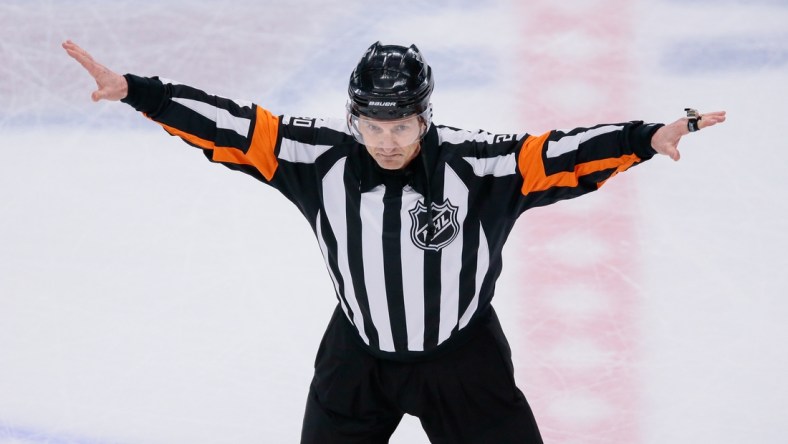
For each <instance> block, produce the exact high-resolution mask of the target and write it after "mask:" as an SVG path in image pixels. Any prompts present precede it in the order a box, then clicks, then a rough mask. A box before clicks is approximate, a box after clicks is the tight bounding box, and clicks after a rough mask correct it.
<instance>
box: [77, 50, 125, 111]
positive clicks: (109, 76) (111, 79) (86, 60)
mask: <svg viewBox="0 0 788 444" xmlns="http://www.w3.org/2000/svg"><path fill="white" fill-rule="evenodd" d="M63 49H65V50H66V52H67V53H68V55H70V56H71V57H72V58H73V59H74V60H76V61H77V62H79V64H80V65H82V67H84V68H85V69H86V70H87V71H88V74H90V75H91V76H92V77H93V79H94V80H95V81H96V85H97V86H98V89H97V90H95V91H93V93H92V94H91V95H90V98H91V99H93V101H94V102H98V101H99V100H102V99H103V100H121V99H123V98H125V97H126V96H127V95H128V93H129V84H128V82H126V78H125V77H123V76H122V75H120V74H118V73H116V72H114V71H112V70H111V69H109V68H107V67H106V66H104V65H102V64H101V63H99V62H97V61H95V60H93V57H91V55H90V54H88V52H87V51H85V50H84V49H82V48H80V47H79V46H78V45H77V44H76V43H74V42H72V41H71V40H66V41H65V42H63Z"/></svg>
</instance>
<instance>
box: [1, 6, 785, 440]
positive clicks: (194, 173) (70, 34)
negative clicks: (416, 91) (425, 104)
mask: <svg viewBox="0 0 788 444" xmlns="http://www.w3.org/2000/svg"><path fill="white" fill-rule="evenodd" d="M786 23H788V1H785V0H779V1H778V0H774V1H765V0H764V1H734V0H718V1H705V0H695V1H692V2H679V1H669V0H662V1H651V2H646V1H635V2H631V1H623V0H620V1H605V0H585V1H576V2H559V3H556V2H551V1H529V2H516V1H503V0H501V1H495V0H487V1H485V0H478V1H455V2H449V1H441V0H433V1H430V2H420V1H417V2H407V3H406V2H402V3H398V2H383V1H377V0H375V1H363V2H362V1H346V2H341V1H317V0H308V1H299V2H265V1H264V2H252V1H240V2H239V1H235V2H221V1H213V2H208V1H194V2H186V1H165V2H153V1H134V2H131V1H125V0H124V1H115V2H104V1H97V0H91V1H89V0H64V1H59V2H54V1H16V0H2V1H0V37H1V38H0V60H2V63H0V105H1V106H0V132H2V135H1V137H0V153H2V162H0V444H11V443H13V444H44V443H51V444H109V443H119V444H143V443H145V444H172V443H194V444H198V443H199V444H202V443H233V444H236V443H237V444H245V443H293V442H297V441H298V436H299V433H300V425H301V419H302V414H303V405H304V401H305V396H306V393H307V388H308V384H309V381H310V378H311V371H312V362H313V359H314V355H315V352H316V349H317V345H318V342H319V340H320V337H321V335H322V332H323V330H324V328H325V325H326V324H327V322H328V318H329V316H330V313H331V311H332V308H333V306H334V304H335V297H334V295H333V288H332V285H331V283H330V281H329V279H328V276H327V273H326V270H325V266H324V265H323V263H322V260H321V259H322V258H321V255H320V253H319V250H318V248H317V244H316V242H315V240H314V237H313V234H312V232H311V230H310V229H309V225H308V224H307V223H306V221H304V220H303V219H302V217H301V215H300V213H298V211H297V210H296V208H295V207H294V206H292V205H291V204H290V203H289V202H287V201H286V200H285V199H284V198H282V197H281V196H279V195H278V194H277V193H276V192H275V191H274V190H272V189H270V188H268V187H266V186H265V185H262V184H261V183H259V182H256V181H255V180H253V179H252V178H250V177H247V176H244V175H242V174H239V173H235V172H232V171H230V170H228V169H226V168H223V167H221V166H217V165H212V164H210V163H209V162H207V161H206V160H205V158H204V156H202V154H200V153H199V152H198V150H196V149H194V148H191V147H189V146H188V145H186V144H184V143H182V142H180V141H179V140H178V139H176V138H173V137H169V136H167V135H166V134H165V133H164V132H163V131H162V130H161V129H160V128H159V127H158V126H157V125H155V124H153V123H151V122H150V121H148V120H147V119H145V118H144V117H142V116H140V115H137V113H135V112H134V111H133V110H132V109H131V108H129V107H127V106H125V105H122V104H117V103H106V102H101V103H97V104H96V103H92V102H91V101H90V98H89V96H90V92H91V91H92V90H93V88H94V83H93V82H92V80H91V79H90V78H89V77H88V75H87V74H86V73H85V72H83V71H82V68H81V67H79V66H78V65H77V64H76V63H75V62H73V61H72V60H71V59H69V58H68V57H67V56H66V54H65V53H64V52H63V51H62V49H61V48H60V46H59V45H60V43H61V42H62V41H63V40H65V39H67V38H70V39H72V40H74V41H76V42H77V43H78V44H80V45H82V46H83V47H85V48H86V49H87V50H88V51H90V52H91V53H92V54H93V55H94V56H95V57H96V58H97V59H98V60H99V61H101V62H103V63H104V64H106V65H107V66H109V67H110V68H112V69H114V70H116V71H118V72H120V73H125V72H132V73H135V74H139V75H160V76H162V77H166V78H171V79H177V80H178V81H180V82H183V83H187V84H190V85H194V86H198V87H200V88H202V89H205V90H207V91H210V92H213V93H215V94H219V95H223V96H227V97H231V98H243V99H248V100H252V101H254V102H256V103H259V104H261V105H262V106H264V107H266V108H268V109H270V110H271V111H272V112H274V114H288V115H298V116H315V117H317V116H337V115H340V116H341V115H343V113H344V105H345V102H346V87H347V77H348V75H349V73H350V71H351V69H352V67H353V66H354V64H355V63H356V61H357V60H358V58H359V57H360V55H361V53H362V52H363V51H364V50H365V49H366V48H367V47H368V46H369V45H370V44H371V43H373V42H374V41H376V40H381V41H383V42H384V43H400V44H409V43H416V44H417V45H418V46H419V48H420V49H421V50H422V52H423V53H424V54H425V56H426V58H427V60H428V62H429V63H430V64H431V65H432V66H433V69H434V71H435V76H436V82H437V83H436V84H437V86H436V90H435V93H434V95H433V103H434V112H435V117H434V121H435V122H438V123H441V124H446V125H451V126H455V127H460V128H466V129H477V128H483V129H485V130H488V131H491V132H494V133H515V132H529V133H533V134H540V133H541V132H544V131H546V130H549V129H551V128H572V127H577V126H588V125H592V124H595V123H613V122H621V121H627V120H645V121H650V122H670V121H673V120H675V119H676V118H678V117H681V115H682V114H683V108H684V107H687V106H691V107H696V108H699V109H700V110H701V111H712V110H718V109H724V110H727V111H728V122H726V123H725V124H723V125H720V126H718V127H715V128H710V129H708V130H704V131H702V132H701V133H699V134H693V135H691V136H688V137H686V138H685V139H683V140H682V143H681V145H680V149H681V151H682V155H683V157H682V160H681V161H680V162H678V163H674V162H672V161H670V160H669V159H667V158H655V159H653V160H651V161H649V162H647V163H645V164H643V165H642V166H638V167H636V168H634V169H633V170H631V171H628V172H626V173H624V174H621V175H619V176H617V177H615V178H614V179H612V180H611V181H610V182H609V183H607V184H606V185H605V186H604V187H603V188H602V189H601V190H600V191H599V192H598V193H593V194H592V195H588V196H584V197H582V198H580V199H577V200H573V201H568V202H561V203H559V204H556V205H554V206H552V207H549V208H541V209H534V210H531V211H529V212H527V213H526V214H525V215H524V216H523V217H522V218H521V220H520V221H519V222H518V225H517V227H516V228H515V232H514V233H513V236H512V238H511V240H510V242H509V244H508V246H507V250H506V251H505V259H506V262H507V263H506V265H505V266H504V271H503V276H502V278H501V279H500V280H499V284H498V291H497V295H496V299H495V304H494V305H495V306H496V308H497V310H498V313H499V316H500V317H501V319H502V322H503V324H504V329H505V331H506V332H507V334H508V336H509V340H510V342H511V345H512V349H513V353H514V362H515V367H516V371H517V379H518V384H519V385H520V387H521V388H522V390H523V391H524V392H525V394H526V396H527V397H528V399H529V401H530V403H531V405H532V407H533V409H534V412H535V415H536V417H537V421H538V422H539V424H540V427H541V429H542V432H543V434H544V436H545V439H546V442H548V443H566V444H575V443H599V444H601V443H614V442H615V443H619V442H620V443H633V444H634V443H637V444H641V443H642V444H646V443H649V444H656V443H665V442H671V443H689V444H697V443H715V444H716V443H775V444H777V443H784V442H786V436H788V421H787V419H788V382H786V375H788V351H787V350H788V347H786V343H788V326H787V325H786V320H788V259H787V258H786V254H788V253H786V252H788V234H787V231H788V230H786V226H787V225H788V224H786V217H788V203H786V198H785V196H784V194H785V192H786V191H787V190H788V179H786V178H784V177H783V171H782V169H783V168H784V166H785V164H786V160H785V159H786V152H788V142H787V141H786V137H785V136H784V129H783V128H784V125H785V122H786V121H788V112H787V111H786V108H785V104H786V103H788V28H787V27H786ZM392 442H393V443H424V442H427V440H426V437H425V435H424V433H423V432H422V431H421V429H420V426H419V423H418V420H417V419H415V418H412V417H406V418H405V420H404V421H403V423H402V425H401V426H400V428H399V429H398V430H397V432H396V433H395V435H394V437H393V438H392Z"/></svg>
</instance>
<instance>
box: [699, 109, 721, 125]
mask: <svg viewBox="0 0 788 444" xmlns="http://www.w3.org/2000/svg"><path fill="white" fill-rule="evenodd" d="M725 118H726V115H725V111H714V112H710V113H704V114H702V118H701V119H700V120H699V121H698V128H707V127H710V126H714V125H716V124H718V123H722V122H724V121H725Z"/></svg>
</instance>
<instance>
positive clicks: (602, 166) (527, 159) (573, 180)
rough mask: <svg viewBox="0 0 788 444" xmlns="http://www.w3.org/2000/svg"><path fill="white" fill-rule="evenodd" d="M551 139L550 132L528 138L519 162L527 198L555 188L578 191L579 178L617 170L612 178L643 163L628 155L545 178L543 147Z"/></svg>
mask: <svg viewBox="0 0 788 444" xmlns="http://www.w3.org/2000/svg"><path fill="white" fill-rule="evenodd" d="M549 136H550V133H549V132H547V133H545V134H542V135H541V136H539V137H534V136H528V139H526V141H525V143H523V147H522V149H521V150H520V156H519V159H518V167H519V168H520V175H522V176H523V187H522V193H523V195H528V193H532V192H536V191H545V190H548V189H550V188H552V187H576V186H577V185H578V178H579V177H581V176H585V175H588V174H592V173H595V172H597V171H602V170H607V169H610V168H616V171H615V172H614V173H613V174H612V175H611V176H610V177H613V176H615V175H616V174H618V173H620V172H622V171H624V170H626V169H628V168H629V167H631V166H632V165H634V164H635V163H636V162H638V161H639V160H640V158H639V157H638V156H637V155H635V154H627V155H624V156H621V157H618V158H610V159H602V160H595V161H593V162H586V163H581V164H578V165H575V169H574V171H572V172H566V171H562V172H560V173H556V174H551V175H549V176H548V175H546V174H545V168H544V162H543V161H542V147H544V144H545V143H546V142H547V138H548V137H549ZM608 179H609V178H608ZM602 184H604V182H601V183H599V184H597V187H600V186H602Z"/></svg>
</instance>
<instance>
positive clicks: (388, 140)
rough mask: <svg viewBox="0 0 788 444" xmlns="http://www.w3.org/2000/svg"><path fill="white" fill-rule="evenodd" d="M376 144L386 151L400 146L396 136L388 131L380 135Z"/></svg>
mask: <svg viewBox="0 0 788 444" xmlns="http://www.w3.org/2000/svg"><path fill="white" fill-rule="evenodd" d="M375 145H376V146H377V148H378V149H381V150H385V151H394V150H396V149H397V148H399V144H398V143H397V141H396V138H395V137H394V136H393V135H392V134H391V133H390V132H388V131H386V132H384V133H383V134H381V135H379V136H378V137H377V138H376V140H375Z"/></svg>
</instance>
